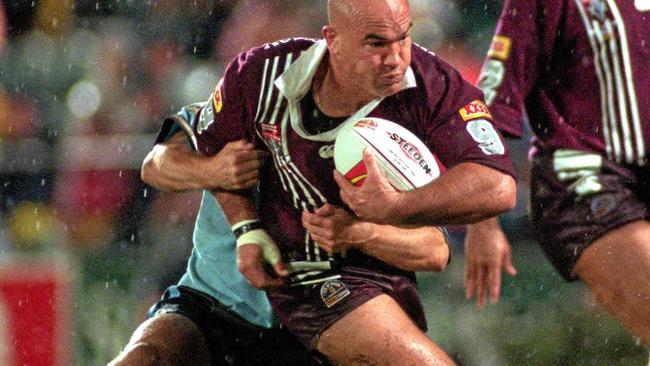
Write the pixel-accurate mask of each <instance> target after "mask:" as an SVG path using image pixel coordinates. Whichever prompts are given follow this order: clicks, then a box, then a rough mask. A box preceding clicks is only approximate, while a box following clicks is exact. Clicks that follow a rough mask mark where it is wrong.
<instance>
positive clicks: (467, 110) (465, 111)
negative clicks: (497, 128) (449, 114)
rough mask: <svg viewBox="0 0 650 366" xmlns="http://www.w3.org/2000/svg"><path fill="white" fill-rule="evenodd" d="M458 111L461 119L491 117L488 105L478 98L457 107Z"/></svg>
mask: <svg viewBox="0 0 650 366" xmlns="http://www.w3.org/2000/svg"><path fill="white" fill-rule="evenodd" d="M458 112H459V113H460V116H461V117H462V118H463V121H469V120H472V119H477V118H488V119H492V115H491V114H490V110H489V109H488V107H487V106H486V105H485V103H483V102H482V101H480V100H478V99H475V100H473V101H472V102H470V103H469V104H468V105H466V106H464V107H463V108H461V109H459V110H458Z"/></svg>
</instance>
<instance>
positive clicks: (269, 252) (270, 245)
mask: <svg viewBox="0 0 650 366" xmlns="http://www.w3.org/2000/svg"><path fill="white" fill-rule="evenodd" d="M256 222H257V220H243V221H240V222H238V223H236V224H235V225H233V226H232V230H233V232H240V231H241V230H240V229H241V228H242V227H244V226H246V225H251V224H253V223H256ZM249 244H254V245H257V246H258V247H260V249H262V258H263V259H264V260H265V261H266V262H268V263H270V264H272V265H274V264H276V263H278V262H280V261H281V260H282V256H281V254H280V249H278V246H277V245H275V242H274V241H273V239H272V238H271V237H270V236H269V234H267V233H266V231H265V230H264V229H261V228H256V229H253V230H244V231H243V232H242V234H240V235H239V236H238V237H237V249H239V248H240V247H241V246H243V245H249Z"/></svg>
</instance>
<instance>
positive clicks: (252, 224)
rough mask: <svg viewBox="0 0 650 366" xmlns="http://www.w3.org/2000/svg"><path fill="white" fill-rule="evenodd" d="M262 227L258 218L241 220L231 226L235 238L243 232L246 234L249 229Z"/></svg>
mask: <svg viewBox="0 0 650 366" xmlns="http://www.w3.org/2000/svg"><path fill="white" fill-rule="evenodd" d="M261 228H262V223H261V222H259V221H258V220H243V221H240V222H238V223H236V224H235V225H233V226H232V233H233V234H235V238H239V237H240V236H242V235H243V234H246V233H247V232H249V231H253V230H257V229H261Z"/></svg>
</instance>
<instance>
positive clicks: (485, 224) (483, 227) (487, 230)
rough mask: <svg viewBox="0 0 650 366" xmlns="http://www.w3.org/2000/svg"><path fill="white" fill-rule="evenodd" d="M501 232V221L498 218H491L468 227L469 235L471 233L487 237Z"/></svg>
mask: <svg viewBox="0 0 650 366" xmlns="http://www.w3.org/2000/svg"><path fill="white" fill-rule="evenodd" d="M500 230H501V226H500V225H499V220H498V219H497V218H496V217H491V218H489V219H487V220H483V221H479V222H476V223H473V224H469V225H467V232H468V234H469V233H470V232H471V233H476V234H480V235H482V236H485V235H490V234H491V233H494V232H496V231H500Z"/></svg>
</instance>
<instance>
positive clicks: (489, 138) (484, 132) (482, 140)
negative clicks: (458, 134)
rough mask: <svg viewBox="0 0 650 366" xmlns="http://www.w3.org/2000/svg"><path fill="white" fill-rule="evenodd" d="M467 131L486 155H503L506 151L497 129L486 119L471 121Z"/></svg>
mask: <svg viewBox="0 0 650 366" xmlns="http://www.w3.org/2000/svg"><path fill="white" fill-rule="evenodd" d="M467 132H469V134H470V135H471V136H472V138H473V139H474V141H476V142H478V146H479V147H480V148H481V150H483V152H484V153H485V154H486V155H501V154H503V153H504V152H505V151H506V149H505V147H504V146H503V143H502V142H501V138H500V137H499V134H498V133H497V131H496V130H495V129H494V127H492V124H491V123H490V122H488V121H486V120H484V119H477V120H474V121H469V122H468V123H467Z"/></svg>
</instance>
